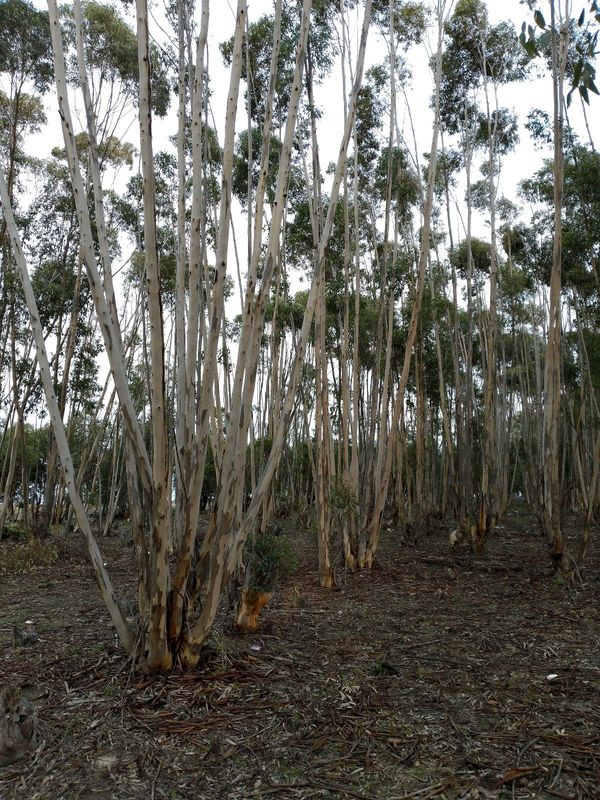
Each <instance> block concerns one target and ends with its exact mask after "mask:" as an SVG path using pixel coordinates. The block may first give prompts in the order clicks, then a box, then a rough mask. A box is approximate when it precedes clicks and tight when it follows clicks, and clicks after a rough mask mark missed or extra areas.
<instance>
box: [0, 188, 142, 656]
mask: <svg viewBox="0 0 600 800" xmlns="http://www.w3.org/2000/svg"><path fill="white" fill-rule="evenodd" d="M0 200H1V202H2V210H3V213H4V219H5V220H6V225H7V228H8V232H9V234H10V238H11V242H12V246H13V249H14V255H15V261H16V262H17V269H18V271H19V276H20V278H21V284H22V286H23V292H24V294H25V301H26V303H27V309H28V311H29V317H30V320H31V330H32V333H33V337H34V340H35V346H36V352H37V360H38V363H39V365H40V374H41V376H42V382H43V384H44V394H45V395H46V403H47V405H48V411H49V412H50V422H51V424H52V430H53V432H54V436H55V438H56V444H57V447H58V454H59V456H60V460H61V463H62V468H63V474H64V479H65V484H66V486H67V490H68V492H69V498H70V500H71V503H72V505H73V509H74V510H75V515H76V517H77V523H78V525H79V527H80V528H81V531H82V533H83V535H84V537H85V539H86V542H87V546H88V552H89V555H90V560H91V562H92V567H93V569H94V574H95V576H96V580H97V582H98V586H99V587H100V592H101V594H102V599H103V600H104V602H105V604H106V607H107V609H108V612H109V614H110V618H111V620H112V622H113V624H114V626H115V628H116V630H117V634H118V636H119V639H120V640H121V643H122V645H123V647H125V649H126V650H127V651H128V652H131V651H132V650H133V647H134V639H133V635H132V633H131V631H130V630H129V627H128V625H127V623H126V622H125V620H124V618H123V614H122V613H121V609H120V608H119V605H118V603H117V600H116V597H115V593H114V590H113V587H112V584H111V581H110V578H109V576H108V573H107V571H106V569H105V568H104V562H103V561H102V555H101V554H100V550H99V548H98V544H97V542H96V539H95V538H94V535H93V533H92V529H91V527H90V523H89V520H88V518H87V514H86V513H85V510H84V507H83V503H82V501H81V497H80V496H79V492H78V491H77V487H76V485H75V470H74V467H73V459H72V457H71V452H70V449H69V443H68V441H67V434H66V431H65V426H64V423H63V421H62V417H61V414H60V409H59V406H58V400H57V397H56V394H55V393H54V385H53V381H52V373H51V371H50V364H49V362H48V354H47V352H46V344H45V342H44V333H43V331H42V325H41V323H40V315H39V312H38V308H37V303H36V300H35V295H34V294H33V287H32V285H31V279H30V277H29V272H28V270H27V264H26V262H25V256H24V254H23V248H22V246H21V239H20V236H19V232H18V229H17V225H16V222H15V218H14V214H13V210H12V206H11V203H10V199H9V194H8V187H7V185H6V181H5V180H4V175H3V174H2V173H0Z"/></svg>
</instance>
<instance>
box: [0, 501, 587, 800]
mask: <svg viewBox="0 0 600 800" xmlns="http://www.w3.org/2000/svg"><path fill="white" fill-rule="evenodd" d="M531 530H532V525H531V521H530V520H529V519H527V518H524V517H523V515H522V514H513V515H512V516H510V517H509V518H508V521H507V525H506V528H505V530H504V532H502V533H501V534H499V535H498V536H497V537H496V538H494V539H492V540H491V541H490V542H489V547H488V550H489V553H488V556H487V558H486V559H483V560H474V559H472V558H471V556H470V555H468V554H466V553H458V554H457V553H455V552H454V551H452V553H449V551H448V550H447V549H446V548H447V544H446V539H445V537H444V535H443V534H442V533H440V534H432V535H431V536H430V537H428V538H426V539H425V540H423V541H421V542H420V543H418V544H417V546H416V547H415V548H411V549H406V548H401V547H400V546H399V545H398V543H397V541H395V540H394V534H393V533H391V534H388V537H389V540H388V541H386V542H385V543H384V547H383V551H382V553H381V555H380V558H379V560H378V562H377V563H376V565H375V566H374V568H373V570H372V572H371V573H370V574H366V573H357V574H354V575H346V576H344V577H343V579H342V580H341V581H340V583H341V585H340V587H339V591H331V590H324V589H321V588H319V587H318V586H317V570H316V563H315V562H316V555H315V554H314V553H313V552H312V543H311V539H310V536H309V535H308V534H307V535H306V537H302V536H301V537H299V539H298V548H299V551H300V554H301V565H300V568H299V571H298V573H297V574H296V575H295V576H293V577H292V578H291V580H290V583H289V585H286V586H283V587H282V588H281V590H280V591H278V592H277V593H276V594H275V595H274V597H273V600H272V602H271V604H270V606H269V607H268V608H267V609H265V610H264V612H263V626H262V629H261V630H260V631H258V632H256V633H253V634H249V635H248V634H246V635H243V634H240V633H239V632H237V631H236V630H235V628H234V627H233V625H232V624H231V619H230V618H229V617H228V616H227V615H226V614H225V613H223V616H222V617H221V619H220V621H219V625H218V626H217V629H216V631H215V634H214V636H213V639H212V646H211V650H210V653H209V654H208V655H207V659H206V662H205V663H204V664H203V665H202V666H201V667H200V668H199V669H197V670H193V671H191V672H188V673H184V674H173V675H170V676H168V677H159V678H149V677H145V676H139V675H136V674H134V673H132V671H131V664H130V663H129V662H128V661H126V659H125V658H124V657H123V656H122V653H121V650H120V648H119V647H118V645H117V644H116V642H115V639H114V634H113V633H112V632H111V629H110V625H109V620H108V615H107V613H106V612H105V611H104V610H103V608H102V606H101V603H100V601H99V600H98V599H97V593H96V592H95V589H94V585H93V581H92V579H91V578H90V576H89V570H88V568H87V564H86V561H85V558H84V554H83V552H82V549H81V547H80V545H79V542H78V540H75V539H72V540H71V539H69V540H68V541H67V544H66V545H65V546H63V554H62V557H61V570H60V571H57V572H56V573H55V574H52V575H49V574H48V572H47V570H46V569H45V568H40V569H39V570H33V571H30V572H28V573H27V576H26V580H24V579H23V575H14V574H11V575H3V579H2V597H1V611H0V614H1V616H0V653H1V656H0V685H4V683H5V682H6V681H8V680H9V679H10V680H11V681H13V682H16V683H18V684H20V685H21V687H23V693H24V694H25V695H26V696H27V697H29V698H30V700H31V702H32V703H33V705H34V707H35V708H36V711H37V714H38V717H39V726H38V747H37V750H36V751H35V753H33V754H30V755H28V756H27V758H26V759H25V760H23V761H22V762H20V763H19V764H14V765H10V766H6V767H3V768H2V772H0V787H1V788H0V797H2V800H8V799H9V798H27V799H28V800H35V799H36V798H40V799H42V798H43V800H47V799H48V798H59V797H65V798H71V797H73V798H74V797H88V798H99V797H106V798H116V797H118V798H123V799H124V800H125V799H126V798H149V797H155V798H162V797H165V798H192V797H193V798H200V800H203V799H204V798H206V800H213V798H215V800H216V799H217V798H223V800H225V798H227V799H229V798H265V799H266V798H289V800H293V798H300V799H301V800H308V799H309V798H385V800H392V798H397V799H399V798H406V799H408V798H415V800H425V799H426V798H433V797H436V798H442V800H444V799H445V798H447V799H448V800H449V798H465V800H467V798H481V800H484V799H485V798H499V799H500V800H501V798H507V799H508V798H515V800H517V799H518V800H525V798H569V799H573V800H592V798H595V799H596V800H597V798H598V797H600V666H599V664H600V661H599V658H598V656H599V648H600V645H599V642H600V636H599V633H600V611H599V608H598V604H597V592H598V588H599V586H600V570H599V562H598V555H599V552H600V548H599V547H598V545H597V544H596V543H594V548H592V551H591V552H590V560H589V565H588V569H587V571H586V575H585V579H586V582H585V583H584V584H583V585H579V586H576V587H574V588H567V587H565V586H564V585H562V584H561V583H560V582H559V581H557V580H556V579H555V578H554V577H553V576H551V575H550V573H549V572H548V571H547V567H546V562H545V560H544V551H543V548H544V544H543V541H542V539H541V538H538V537H537V536H535V535H534V534H532V533H531ZM10 546H11V544H10V541H7V542H3V543H2V544H1V545H0V570H1V569H2V563H3V561H4V555H5V554H6V553H8V551H9V550H10ZM104 557H105V559H106V560H107V561H108V562H109V563H110V566H111V570H112V572H113V573H114V574H115V582H116V584H117V585H118V588H120V589H126V588H127V587H128V586H129V585H130V584H131V580H132V576H131V574H130V567H129V564H130V561H131V559H130V553H129V551H128V550H127V549H126V548H123V546H122V545H121V544H120V542H119V540H118V539H111V540H108V541H107V546H106V548H105V553H104ZM298 587H299V588H300V591H301V592H302V596H303V597H304V598H305V603H306V604H305V607H304V608H297V607H295V605H294V603H293V598H294V592H297V591H298ZM25 616H26V617H27V618H28V619H32V620H34V622H35V625H36V627H37V630H38V631H39V634H40V642H39V643H37V644H34V645H32V646H29V647H27V648H14V647H12V646H10V643H11V638H12V630H13V625H14V624H22V622H23V619H24V618H25ZM382 664H387V665H390V666H391V667H393V669H384V668H381V665H382ZM552 676H554V677H552Z"/></svg>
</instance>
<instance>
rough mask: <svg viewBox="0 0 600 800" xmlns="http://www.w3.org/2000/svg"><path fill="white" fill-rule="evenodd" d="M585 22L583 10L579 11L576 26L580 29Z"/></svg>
mask: <svg viewBox="0 0 600 800" xmlns="http://www.w3.org/2000/svg"><path fill="white" fill-rule="evenodd" d="M584 22H585V8H583V9H582V10H581V14H580V15H579V19H578V20H577V24H578V25H579V27H580V28H581V27H582V26H583V23H584Z"/></svg>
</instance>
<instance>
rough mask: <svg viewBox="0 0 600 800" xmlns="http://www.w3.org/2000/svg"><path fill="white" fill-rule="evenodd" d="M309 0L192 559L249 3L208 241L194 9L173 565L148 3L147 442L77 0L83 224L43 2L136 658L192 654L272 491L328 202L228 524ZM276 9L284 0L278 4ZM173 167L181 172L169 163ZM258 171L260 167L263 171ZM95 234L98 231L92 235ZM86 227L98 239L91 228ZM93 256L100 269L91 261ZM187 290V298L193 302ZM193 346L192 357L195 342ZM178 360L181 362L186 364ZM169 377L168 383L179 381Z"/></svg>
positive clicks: (257, 216)
mask: <svg viewBox="0 0 600 800" xmlns="http://www.w3.org/2000/svg"><path fill="white" fill-rule="evenodd" d="M311 5H312V3H311V2H310V0H305V1H304V3H303V8H302V18H301V24H300V28H299V30H300V35H299V37H298V41H297V46H296V59H295V66H294V73H293V80H292V82H291V87H290V92H289V102H288V105H287V111H286V113H285V118H284V120H283V122H284V133H283V137H282V149H281V156H280V158H279V164H278V173H277V189H276V193H275V201H274V204H273V213H272V215H271V219H270V224H269V226H268V239H267V242H266V258H265V261H264V263H263V264H262V270H261V273H260V277H259V274H258V266H259V261H260V259H261V257H262V254H263V247H264V245H263V220H264V219H265V217H264V202H265V181H264V179H259V185H258V187H257V190H256V197H255V201H254V226H253V230H254V237H253V246H252V252H251V261H250V264H249V270H248V277H247V282H246V289H245V298H244V307H243V315H242V331H241V337H240V344H239V350H238V362H237V366H236V368H235V374H234V383H233V387H232V399H231V408H230V419H231V427H230V430H229V432H228V433H229V435H228V437H227V441H226V443H225V446H224V449H223V451H222V454H221V463H220V464H219V475H218V481H217V488H216V495H217V498H216V504H215V507H214V509H213V511H212V513H211V516H210V522H209V526H208V530H207V532H206V534H205V536H204V539H203V540H202V542H201V543H200V544H199V546H198V547H197V550H198V551H199V553H198V559H197V562H196V563H195V564H194V565H192V554H193V552H194V549H195V540H196V536H197V529H198V513H199V503H200V497H201V492H202V480H203V475H204V464H205V457H206V452H207V442H208V436H209V429H210V427H211V425H213V424H215V420H214V407H215V405H214V398H215V396H214V386H215V380H216V362H217V351H218V345H219V341H220V336H221V330H222V322H223V315H224V291H225V284H226V277H227V266H228V250H229V231H230V221H231V193H232V173H233V167H234V147H235V121H236V110H237V97H238V92H239V87H240V82H241V72H242V62H243V49H242V45H243V39H244V31H245V28H246V14H247V8H246V3H245V1H244V0H239V2H238V5H237V11H236V27H235V36H234V43H233V50H232V59H231V73H230V87H229V92H228V100H227V113H226V119H225V127H224V144H223V149H222V159H221V181H220V183H221V187H220V200H219V211H218V220H217V222H218V224H217V226H216V228H215V239H214V243H213V245H212V247H210V250H209V246H210V244H209V243H207V242H206V241H205V240H203V239H201V236H202V233H203V230H204V222H203V219H204V217H205V213H206V207H205V204H204V202H203V201H202V195H203V192H202V188H203V178H204V171H203V157H204V152H205V150H204V141H205V140H204V137H205V135H206V134H205V131H206V127H205V126H203V125H202V124H201V122H202V120H203V118H204V108H205V103H206V93H205V89H206V84H205V80H204V75H205V64H206V54H205V48H206V31H207V26H208V10H209V9H208V3H207V2H204V3H203V5H202V9H201V20H200V35H199V37H198V50H197V53H196V57H195V62H194V63H193V64H192V63H190V64H189V70H190V74H193V75H194V80H193V83H192V84H191V109H192V112H191V126H192V165H193V166H192V181H193V186H192V207H191V229H190V240H189V245H186V246H187V253H188V267H187V270H188V275H189V278H188V281H189V284H188V285H189V295H188V297H187V302H188V304H189V307H188V314H187V330H186V332H185V333H186V341H185V349H184V355H185V366H186V379H185V387H184V391H185V392H186V397H184V399H183V405H184V407H185V408H189V409H190V410H191V412H190V414H186V415H185V423H186V426H187V430H188V432H189V436H184V437H181V438H180V439H178V447H179V443H180V442H183V448H184V450H183V452H179V453H178V457H179V458H180V459H181V461H182V462H186V463H187V465H188V467H187V469H186V470H182V478H181V479H182V481H183V485H184V487H185V506H184V516H183V520H182V521H183V524H184V531H183V535H182V536H181V537H180V547H179V550H178V553H177V563H176V565H175V570H174V573H173V574H172V575H171V574H170V570H169V565H168V561H167V555H168V548H169V525H170V521H171V519H172V517H171V515H170V486H171V479H170V472H169V459H168V452H167V418H166V404H167V397H166V369H167V364H166V352H165V339H164V330H165V317H164V313H163V308H162V298H161V275H160V261H159V255H158V239H157V218H156V175H155V166H154V154H153V137H152V127H151V123H152V116H153V114H152V102H151V98H152V84H151V75H150V63H151V60H152V53H151V51H150V46H149V30H148V24H149V23H148V12H147V7H146V4H145V2H144V0H139V2H138V4H137V23H138V29H137V47H138V75H139V94H138V108H139V122H140V154H141V162H142V181H143V183H142V185H143V209H144V215H143V230H144V240H143V246H144V254H145V277H146V286H147V289H146V292H147V308H148V312H147V313H148V322H149V327H148V331H149V332H148V336H149V346H148V350H149V367H150V369H149V372H150V420H151V450H150V451H149V450H148V447H147V443H146V441H145V439H144V436H143V434H142V429H141V426H140V421H139V418H138V414H137V412H136V408H135V405H134V402H133V398H132V394H131V389H130V386H129V383H128V380H127V374H126V364H125V355H124V347H123V340H122V335H121V332H120V330H119V326H118V323H119V320H118V316H117V312H116V304H115V296H114V288H113V280H112V265H111V252H110V245H109V241H108V234H107V227H106V221H105V210H104V195H103V189H102V175H101V171H100V166H99V138H98V128H97V120H96V119H95V116H94V108H93V103H92V94H91V92H90V87H89V81H88V74H87V70H86V48H85V41H84V36H83V30H84V24H83V15H82V9H81V6H80V4H79V3H78V2H76V3H75V6H74V11H75V38H76V45H77V59H78V71H79V88H80V89H81V91H82V95H83V101H84V106H85V110H86V120H87V134H88V136H89V150H90V153H89V158H90V173H91V176H90V185H91V187H92V190H93V201H94V205H93V208H94V223H95V236H94V232H93V229H92V220H91V216H90V208H89V205H88V203H87V193H86V192H85V187H84V181H83V175H82V170H81V164H80V161H79V158H78V156H77V148H76V140H75V130H74V127H73V119H72V116H71V111H70V101H69V94H68V92H67V69H66V67H67V65H66V61H65V55H64V53H65V51H64V45H63V39H62V33H61V23H60V19H59V15H58V9H57V6H56V3H55V2H54V0H50V2H49V12H50V20H51V30H52V38H53V52H54V66H55V74H56V83H57V95H58V102H59V109H60V114H61V120H62V127H63V134H64V141H65V148H66V153H67V159H68V166H69V172H70V177H71V181H72V184H73V193H74V199H75V203H76V210H77V219H78V224H79V235H80V241H81V251H82V258H83V261H84V265H85V270H86V274H87V279H88V282H89V285H90V292H91V295H92V297H93V300H94V304H95V307H96V312H97V317H98V323H99V329H100V332H101V335H102V337H103V341H104V346H105V350H106V354H107V356H108V359H109V362H110V367H111V371H112V375H113V381H114V385H115V390H116V394H117V396H118V400H119V404H120V412H121V415H122V419H123V424H124V429H125V432H126V433H125V435H126V438H127V449H128V453H129V455H128V456H127V458H126V468H127V475H128V484H129V503H130V507H131V519H132V529H133V536H134V543H135V553H136V560H137V565H138V572H139V601H140V612H141V619H142V621H143V636H142V638H141V644H140V646H139V651H138V653H137V654H138V656H139V660H140V663H141V664H145V665H146V667H147V668H149V669H160V670H167V669H170V668H171V666H172V665H173V664H174V663H175V661H178V662H181V663H182V664H184V665H186V666H191V665H193V664H195V663H197V661H198V659H199V657H200V653H201V649H202V645H203V643H204V641H205V639H206V637H207V635H208V633H209V631H210V629H211V626H212V623H213V620H214V618H215V614H216V612H217V608H218V605H219V600H220V595H221V588H222V585H223V583H224V579H225V577H226V573H227V572H228V571H229V572H233V571H235V569H237V565H238V563H239V559H240V555H241V551H242V548H243V544H244V541H245V539H246V537H247V535H248V533H249V531H250V529H251V528H252V526H253V524H254V521H255V519H256V515H257V513H258V509H259V508H260V507H261V503H262V499H263V497H264V495H265V493H267V492H268V491H269V488H270V484H271V482H272V480H273V476H274V473H275V469H276V466H277V463H278V461H279V458H280V455H281V452H282V450H283V445H284V441H285V433H286V431H287V429H288V426H289V421H290V419H291V416H292V412H293V410H294V406H295V394H296V390H297V387H298V383H299V380H300V377H301V373H302V365H303V360H304V353H305V350H306V345H307V343H308V339H309V333H310V329H311V325H312V318H313V314H314V309H315V304H316V299H317V291H318V284H319V279H320V271H321V270H322V264H323V258H324V252H325V248H326V246H327V241H328V238H329V235H330V232H331V227H332V216H333V215H332V212H331V211H328V213H327V216H326V218H325V220H324V223H323V228H322V233H321V239H320V245H319V258H318V259H316V260H315V269H314V274H313V277H312V283H311V289H310V292H309V296H308V300H307V304H306V309H305V314H304V318H303V323H302V330H301V333H300V336H299V340H298V347H297V349H296V353H295V358H294V363H293V366H292V370H291V376H290V380H289V383H288V387H287V390H286V394H285V397H284V402H283V407H282V423H281V425H280V426H279V427H278V430H277V436H276V439H275V441H274V443H273V447H272V449H271V452H270V454H269V458H268V460H267V464H266V466H265V469H264V471H263V474H262V476H261V478H260V480H259V483H258V486H257V490H256V492H255V493H254V495H253V497H252V501H251V503H250V506H249V508H248V510H247V512H246V514H245V515H244V517H243V519H242V521H241V524H239V526H236V525H237V504H236V501H237V497H238V494H239V486H240V483H241V482H242V481H243V480H244V477H245V459H246V443H247V440H248V431H249V425H250V421H251V413H250V410H251V405H252V399H253V397H254V392H255V379H256V373H257V364H258V355H259V351H260V342H261V337H262V332H263V329H264V322H265V314H266V307H267V301H268V298H269V296H270V291H271V286H272V280H273V275H274V270H275V263H276V260H277V257H278V251H279V239H280V235H281V225H282V219H283V214H284V210H285V207H286V191H287V185H288V177H289V171H290V162H291V151H292V144H293V139H294V135H295V132H296V122H297V119H298V111H299V105H300V98H301V95H302V86H303V81H302V76H303V72H304V65H305V57H306V48H307V40H308V33H309V29H310V16H311ZM277 13H279V14H281V5H279V11H277V9H276V15H277ZM363 19H364V21H363V27H362V31H361V40H360V47H359V51H358V60H357V64H356V67H355V74H354V81H353V86H352V90H351V92H350V96H349V100H348V108H349V112H348V115H347V120H346V123H345V126H344V131H343V136H342V141H341V147H340V154H339V159H338V163H337V165H336V168H335V173H334V176H333V182H332V189H331V194H332V207H335V197H336V195H337V193H339V190H340V185H341V180H342V174H343V170H344V164H345V159H346V152H347V147H348V143H349V139H350V135H351V130H352V125H353V120H354V111H355V107H356V102H357V95H358V91H359V88H360V84H361V80H362V70H363V63H364V57H365V48H366V41H367V34H368V27H369V20H370V2H369V0H368V1H367V3H366V6H365V13H364V17H363ZM277 51H278V41H277V38H276V37H275V41H274V47H273V56H272V64H271V71H270V85H271V86H272V85H273V83H274V76H275V72H276V70H275V66H274V65H276V63H277ZM273 93H274V90H273V89H271V90H270V91H269V93H268V102H267V103H266V105H265V117H264V120H263V127H262V130H263V140H262V151H261V154H260V157H261V160H262V161H263V163H265V164H266V163H268V155H269V143H270V135H271V118H272V108H273V101H272V98H273ZM179 174H181V173H179ZM263 174H264V171H261V176H262V175H263ZM0 192H1V197H2V206H3V213H4V218H5V220H6V222H7V226H8V229H9V231H10V235H11V239H12V242H13V246H14V249H15V255H16V259H17V263H18V267H19V274H20V276H21V279H22V282H23V286H24V290H25V294H26V299H27V304H28V307H29V311H30V315H31V323H32V330H33V333H34V336H35V340H36V349H37V356H38V361H39V363H40V368H41V372H42V377H43V381H44V388H45V392H46V399H47V402H48V405H49V409H50V414H51V421H52V424H53V428H54V432H55V435H56V438H57V445H58V449H59V454H60V458H61V462H62V465H63V471H64V479H65V483H66V485H67V488H68V490H69V494H70V497H71V502H72V504H73V507H74V510H75V514H76V517H77V520H78V523H79V526H80V528H81V530H82V532H83V534H84V536H85V538H86V540H87V542H88V548H89V552H90V556H91V559H92V563H93V567H94V570H95V572H96V576H97V578H98V582H99V585H100V588H101V591H102V594H103V597H104V600H105V602H106V605H107V607H108V610H109V612H110V615H111V619H112V620H113V623H114V625H115V627H116V629H117V632H118V635H119V637H120V638H121V641H122V642H123V644H124V645H125V647H126V648H127V649H129V650H132V651H133V650H136V649H137V645H136V641H135V639H134V636H133V633H132V631H131V630H130V629H129V627H128V625H127V623H126V622H125V620H124V617H123V614H122V612H121V610H120V607H119V604H118V602H117V600H116V597H115V594H114V590H113V588H112V584H111V582H110V579H109V577H108V574H107V572H106V568H105V566H104V564H103V562H102V559H101V556H100V553H99V550H98V547H97V544H96V542H95V539H94V537H93V535H92V532H91V528H90V525H89V521H88V519H87V517H86V515H85V511H84V508H83V505H82V503H81V498H80V495H79V494H78V491H77V486H76V483H75V479H74V469H73V463H72V459H71V455H70V453H69V448H68V442H67V439H66V436H65V430H64V424H63V422H62V419H61V415H60V412H59V409H58V403H57V398H56V395H55V391H54V387H53V383H52V376H51V372H50V368H49V362H48V359H47V355H46V349H45V344H44V341H43V332H42V329H41V326H40V324H39V312H38V310H37V307H36V303H35V297H34V294H33V292H32V290H31V283H30V280H29V274H28V270H27V266H26V262H25V258H24V253H23V250H22V247H21V244H20V236H19V232H18V229H17V226H16V224H15V219H14V214H13V212H12V204H11V202H10V198H9V196H8V193H7V187H6V182H5V180H4V178H3V177H0ZM95 237H97V238H95ZM96 241H97V246H96V244H95V242H96ZM213 258H214V263H215V267H214V272H213V279H212V284H211V285H210V286H209V285H208V284H206V283H205V282H204V274H205V271H206V267H207V265H208V262H209V259H211V260H212V259H213ZM100 266H101V270H100V269H99V267H100ZM200 290H201V291H202V293H203V297H204V302H205V306H204V308H205V312H204V313H205V314H206V318H207V319H206V325H205V326H203V330H202V334H201V338H199V326H198V309H199V308H200V303H199V299H200ZM194 304H196V305H194ZM200 353H202V359H198V358H197V354H198V355H199V354H200ZM188 366H189V370H188V369H187V368H188ZM179 385H180V384H179V383H178V386H179ZM186 398H187V399H186Z"/></svg>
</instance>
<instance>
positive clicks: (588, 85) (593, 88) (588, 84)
mask: <svg viewBox="0 0 600 800" xmlns="http://www.w3.org/2000/svg"><path fill="white" fill-rule="evenodd" d="M585 87H586V89H589V90H590V92H593V93H594V94H600V92H599V91H598V87H597V86H596V84H595V83H594V81H593V80H592V78H590V79H589V81H586V84H585Z"/></svg>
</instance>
